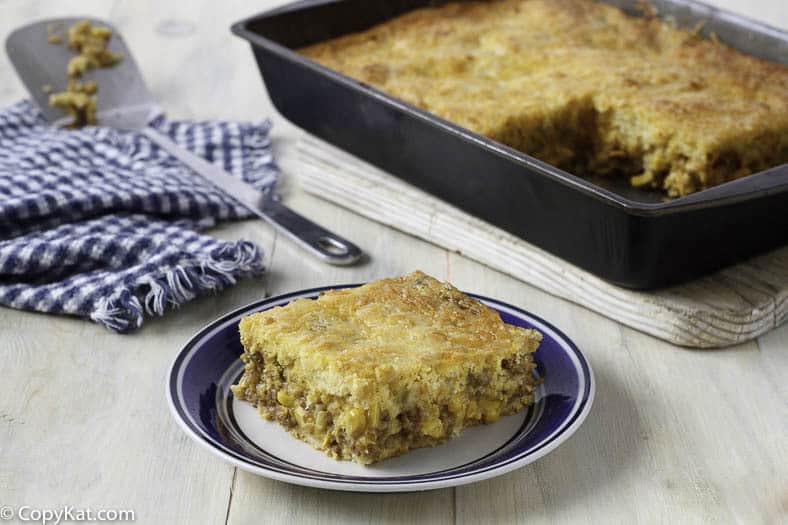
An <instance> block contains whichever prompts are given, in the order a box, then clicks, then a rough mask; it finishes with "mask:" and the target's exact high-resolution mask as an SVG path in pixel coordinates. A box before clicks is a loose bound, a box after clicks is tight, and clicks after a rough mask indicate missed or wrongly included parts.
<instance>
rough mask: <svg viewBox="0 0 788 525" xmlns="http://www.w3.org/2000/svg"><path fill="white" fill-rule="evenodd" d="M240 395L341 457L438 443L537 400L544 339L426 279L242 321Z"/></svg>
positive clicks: (361, 457) (371, 456) (375, 285)
mask: <svg viewBox="0 0 788 525" xmlns="http://www.w3.org/2000/svg"><path fill="white" fill-rule="evenodd" d="M240 332H241V342H242V344H243V347H244V353H243V355H242V356H241V359H243V361H244V363H245V370H244V373H243V376H242V377H241V379H240V381H239V382H238V384H237V385H235V386H233V393H234V394H235V396H236V397H237V398H239V399H244V400H246V401H249V402H250V403H251V404H253V405H256V406H257V409H258V411H259V412H260V414H261V415H262V416H263V417H264V418H266V419H271V420H274V421H278V422H279V423H281V424H282V425H283V426H284V427H285V428H286V429H288V430H289V431H290V432H291V433H292V434H293V435H294V436H296V437H297V438H299V439H302V440H304V441H306V442H307V443H310V444H311V445H312V446H314V447H315V448H317V449H319V450H322V451H324V452H325V453H326V454H328V455H329V456H331V457H334V458H337V459H352V460H354V461H357V462H358V463H362V464H369V463H373V462H375V461H380V460H382V459H385V458H388V457H391V456H397V455H399V454H403V453H405V452H407V451H408V450H410V449H412V448H417V447H425V446H432V445H436V444H438V443H441V442H443V441H445V440H446V439H448V438H450V437H451V436H452V435H454V434H457V433H458V432H459V431H460V430H462V429H463V428H465V427H468V426H471V425H477V424H479V423H491V422H493V421H496V420H497V419H498V417H499V416H501V415H508V414H512V413H514V412H517V411H519V410H520V409H522V408H523V407H525V406H526V405H529V404H531V403H532V402H533V390H534V385H535V379H534V376H533V374H532V370H533V369H534V367H535V365H534V363H533V361H532V359H531V354H532V353H533V352H534V351H535V350H536V348H537V346H538V345H539V341H540V340H541V335H540V334H539V333H538V332H537V331H535V330H526V329H523V328H519V327H516V326H512V325H508V324H506V323H504V322H503V321H502V320H501V318H500V316H499V315H498V313H497V312H496V311H495V310H492V309H491V308H488V307H487V306H485V305H483V304H482V303H480V302H479V301H476V300H475V299H472V298H470V297H468V296H466V295H464V294H463V293H461V292H459V291H458V290H457V289H456V288H454V287H453V286H451V285H450V284H448V283H440V282H438V281H437V280H435V279H433V278H432V277H429V276H427V275H425V274H423V273H421V272H415V273H412V274H410V275H407V276H405V277H400V278H394V279H383V280H380V281H375V282H371V283H369V284H367V285H364V286H361V287H359V288H352V289H344V290H335V291H330V292H326V293H324V294H322V295H321V296H320V297H319V298H318V299H315V300H311V299H298V300H296V301H293V302H292V303H290V304H288V305H287V306H285V307H279V308H273V309H271V310H267V311H264V312H260V313H256V314H253V315H250V316H248V317H245V318H244V319H243V320H241V323H240Z"/></svg>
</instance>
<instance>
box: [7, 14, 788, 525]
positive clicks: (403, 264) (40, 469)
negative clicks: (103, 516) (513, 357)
mask: <svg viewBox="0 0 788 525" xmlns="http://www.w3.org/2000/svg"><path fill="white" fill-rule="evenodd" d="M276 3H279V2H271V1H264V0H258V1H257V2H253V3H249V2H241V0H223V1H221V2H217V1H215V0H198V1H191V2H188V3H187V2H179V3H177V4H176V3H175V2H154V1H153V0H135V1H134V2H132V1H130V0H125V1H124V0H84V1H80V2H68V3H66V2H56V1H54V0H51V1H44V0H36V1H33V0H0V38H2V39H5V37H6V35H7V34H8V33H9V32H10V31H11V30H12V29H13V28H14V27H15V26H17V25H20V24H23V23H26V22H28V21H31V20H34V19H37V18H41V17H44V16H59V15H73V14H79V13H83V14H87V15H91V16H95V17H102V18H106V19H109V20H111V21H112V22H113V23H114V24H115V25H116V26H117V27H119V28H120V30H121V31H122V32H123V34H124V35H125V37H126V39H127V41H128V43H129V44H130V46H131V48H132V49H133V50H134V53H135V55H136V58H137V60H138V62H139V63H140V64H141V67H142V69H143V71H144V73H145V75H146V77H147V80H148V82H149V83H150V85H151V87H152V90H153V92H154V94H155V95H156V96H157V97H158V98H159V99H160V100H161V101H162V103H163V104H164V106H165V107H166V108H168V110H169V112H170V115H172V116H174V117H193V118H212V117H217V118H235V119H259V118H261V117H263V116H266V115H268V116H271V117H272V118H273V120H274V122H275V137H276V147H277V151H278V154H279V158H280V160H281V162H282V164H283V165H284V167H285V169H286V170H288V169H289V170H290V171H291V172H292V170H294V169H295V168H296V164H295V163H294V162H293V143H294V141H295V140H296V139H297V137H298V135H299V133H300V131H298V130H297V129H295V128H294V127H292V126H291V125H290V124H288V123H287V122H286V121H284V119H283V118H282V117H280V116H278V115H277V114H276V112H275V110H274V109H273V108H272V106H271V104H270V102H269V100H268V98H267V97H266V95H265V92H264V90H263V88H262V84H261V81H260V78H259V77H258V72H257V68H256V66H255V64H254V62H253V59H252V55H251V52H250V50H249V49H248V45H247V44H246V42H243V41H241V40H239V39H237V38H234V37H232V36H231V35H230V33H229V30H228V28H229V26H230V24H231V23H232V22H233V21H236V20H238V19H240V18H242V17H244V16H247V15H250V14H253V13H254V12H255V11H258V10H263V9H265V8H267V7H270V6H271V5H273V4H276ZM715 3H716V4H719V5H721V6H725V7H728V8H731V9H733V10H737V11H740V12H745V13H749V14H750V15H751V16H754V17H756V18H760V19H763V20H766V21H768V22H770V23H771V24H773V25H777V26H781V27H788V7H786V4H785V2H784V1H777V0H772V1H770V0H759V1H755V0H749V1H747V0H716V1H715ZM0 75H2V79H3V81H2V82H1V83H0V103H2V104H4V105H5V104H9V103H11V102H14V101H16V100H18V99H20V98H21V97H23V96H24V91H23V88H22V86H21V84H20V83H19V82H18V81H17V80H16V78H15V76H14V74H13V72H12V70H11V67H10V64H9V63H8V62H7V60H6V59H5V57H4V56H3V57H0ZM290 186H291V190H290V192H289V195H288V196H287V199H286V200H287V203H288V204H290V205H292V206H293V207H294V208H295V209H297V210H300V211H302V212H303V213H305V214H308V215H309V216H311V217H313V218H315V219H316V220H318V221H320V222H321V223H323V224H325V225H326V226H328V227H329V228H331V229H334V230H335V231H337V232H341V233H342V234H344V235H346V236H347V237H349V238H351V239H354V240H356V241H357V242H358V243H359V244H360V245H361V246H362V247H363V248H364V249H365V250H366V251H367V252H368V253H369V254H371V260H370V261H368V262H367V263H366V264H364V265H362V266H358V267H354V268H334V267H329V266H325V265H322V264H320V263H317V262H314V261H313V260H311V259H309V258H308V257H306V256H304V255H303V254H302V253H301V252H300V251H299V250H298V249H296V248H294V247H293V246H292V245H291V244H290V243H289V242H288V241H286V240H284V239H278V238H277V236H276V235H275V234H274V233H273V232H272V231H271V230H270V228H268V227H267V226H266V225H265V224H263V223H262V222H259V221H248V222H244V223H237V224H230V225H225V226H223V227H221V228H220V229H218V230H217V231H216V234H217V235H219V236H222V237H225V238H231V239H235V238H239V237H246V238H248V239H251V240H253V241H256V242H258V243H259V244H260V245H261V246H263V247H264V248H265V250H266V253H267V261H268V265H269V268H270V270H269V272H268V275H267V277H266V278H265V279H263V280H257V281H253V280H252V281H250V280H247V281H243V282H241V283H240V284H239V285H238V286H236V287H235V288H233V289H231V290H229V291H227V292H225V293H222V294H221V295H218V296H216V297H209V298H205V299H201V300H198V301H195V302H193V303H191V304H189V305H187V306H185V307H183V308H182V309H181V310H179V311H177V312H171V313H169V314H168V315H167V316H166V317H165V318H163V319H155V320H150V321H148V323H147V324H146V326H145V327H144V328H143V329H142V330H141V331H139V332H138V333H136V334H134V335H128V336H119V335H114V334H111V333H109V332H107V331H106V330H104V329H103V328H100V327H99V326H96V325H94V324H91V323H88V322H85V321H80V320H75V319H67V318H61V317H52V316H46V315H40V314H33V313H24V312H18V311H14V310H9V309H0V364H1V365H0V366H1V367H2V368H0V371H1V372H2V374H1V375H2V377H0V506H2V505H9V506H11V507H15V508H18V507H19V506H22V505H29V506H32V507H38V508H57V507H61V506H63V505H73V506H75V507H78V508H79V507H82V508H85V507H91V508H94V509H98V508H125V509H133V510H134V511H135V513H136V519H137V522H139V523H154V524H156V523H209V524H217V523H219V524H221V523H231V524H238V523H280V522H287V523H301V522H321V523H329V522H341V523H356V522H358V523H368V522H402V523H410V522H415V521H425V522H439V523H452V522H464V523H467V522H471V523H478V522H488V523H505V522H520V521H529V522H532V523H586V522H594V523H633V522H643V523H654V522H668V521H669V522H675V523H684V522H688V523H698V522H703V523H706V522H709V523H731V522H742V523H778V522H782V523H785V522H787V521H788V381H786V378H788V348H787V347H788V326H784V327H783V328H782V329H780V330H778V331H776V332H773V333H771V334H769V335H766V336H764V337H762V338H761V339H759V340H758V342H757V343H750V344H744V345H741V346H738V347H735V348H729V349H726V350H720V351H690V350H686V349H681V348H678V347H674V346H671V345H669V344H667V343H663V342H660V341H658V340H656V339H654V338H651V337H649V336H646V335H643V334H641V333H638V332H635V331H633V330H631V329H628V328H625V327H623V326H621V325H619V324H617V323H616V322H614V321H611V320H609V319H606V318H604V317H601V316H599V315H596V314H594V313H592V312H590V311H588V310H585V309H583V308H580V307H578V306H575V305H573V304H570V303H568V302H566V301H563V300H560V299H557V298H554V297H551V296H549V295H546V294H545V293H543V292H540V291H538V290H536V289H534V288H532V287H530V286H528V285H527V284H523V283H521V282H517V281H515V280H513V279H511V278H508V277H506V276H504V275H502V274H499V273H496V272H494V271H492V270H490V269H488V268H486V267H484V266H482V265H479V264H477V263H474V262H471V261H469V260H467V259H465V258H463V257H462V256H460V255H456V254H453V253H448V252H446V251H444V250H442V249H439V248H436V247H434V246H432V245H429V244H426V243H424V242H422V241H419V240H417V239H415V238H412V237H409V236H407V235H405V234H402V233H399V232H397V231H394V230H392V229H389V228H387V227H384V226H381V225H378V224H376V223H374V222H370V221H368V220H366V219H362V218H360V217H358V216H355V215H354V214H352V213H350V212H349V211H347V210H344V209H340V208H337V207H335V206H332V205H330V204H328V203H326V202H323V201H321V200H319V199H316V198H314V197H310V196H307V195H305V194H303V193H302V192H299V191H298V189H297V188H296V187H294V185H292V184H291V185H290ZM417 268H420V269H422V270H424V271H426V272H428V273H431V274H432V275H435V276H436V277H439V278H441V279H449V280H451V281H452V282H453V283H454V284H456V285H457V286H459V287H460V288H462V289H466V290H471V291H475V292H478V293H482V294H485V295H490V296H493V297H499V298H501V299H503V300H505V301H508V302H511V303H514V304H516V305H519V306H521V307H523V308H526V309H528V310H530V311H532V312H534V313H535V314H537V315H539V316H542V317H544V318H546V319H548V320H550V321H551V322H552V323H554V324H556V325H557V326H558V327H559V328H561V329H562V330H564V331H565V332H566V333H567V334H568V335H569V336H570V337H571V338H573V339H574V340H575V341H576V342H577V344H578V345H579V346H580V348H582V349H583V351H584V352H585V353H586V354H587V355H588V357H589V358H590V360H591V362H592V364H593V366H594V369H595V371H596V378H597V381H598V392H597V398H596V403H595V406H594V408H593V410H592V412H591V415H590V416H589V418H588V420H587V422H586V423H585V425H584V426H583V427H582V428H581V429H580V430H579V431H578V432H577V434H576V435H575V436H574V437H573V438H572V439H571V440H570V441H569V442H567V443H566V444H564V445H563V446H561V447H560V448H559V449H558V450H556V451H555V452H554V453H552V454H550V455H549V456H547V457H545V458H543V459H541V460H539V461H538V462H537V463H535V464H532V465H530V466H528V467H526V468H523V469H521V470H518V471H516V472H513V473H510V474H508V475H505V476H503V477H500V478H497V479H494V480H491V481H485V482H481V483H477V484H474V485H469V486H464V487H459V488H456V489H445V490H439V491H433V492H427V493H412V494H399V495H367V494H349V493H339V492H329V491H322V490H316V489H308V488H302V487H297V486H291V485H287V484H284V483H280V482H276V481H270V480H268V479H263V478H259V477H256V476H253V475H249V474H246V473H244V472H242V471H240V470H238V469H235V468H233V467H231V466H229V465H227V464H225V463H223V462H222V461H220V460H218V459H216V458H214V457H213V456H211V455H209V454H208V453H207V452H206V451H204V450H203V449H202V448H199V447H198V446H197V445H196V444H194V443H193V442H191V441H190V440H189V439H188V438H187V437H186V436H185V435H184V433H183V432H182V431H181V430H180V429H179V428H178V427H177V425H176V424H175V422H174V421H173V419H172V418H171V416H170V414H169V411H168V409H167V406H166V402H165V396H164V383H165V373H166V370H167V366H168V365H169V363H170V361H171V359H172V358H173V356H174V355H175V353H176V352H177V351H178V349H179V348H180V346H181V345H182V344H183V343H184V342H185V341H186V340H187V339H188V338H189V336H190V335H191V334H192V333H194V332H195V331H196V330H197V329H198V328H200V327H201V326H202V325H204V324H205V323H207V322H209V321H211V320H212V319H214V318H215V317H217V316H219V315H220V314H222V313H223V312H225V311H227V310H230V309H232V308H235V307H237V306H240V305H243V304H245V303H248V302H251V301H253V300H255V299H259V298H260V297H262V296H264V295H271V294H278V293H282V292H287V291H291V290H296V289H300V288H306V287H312V286H318V285H325V284H332V283H346V282H356V281H364V280H368V279H373V278H378V277H384V276H392V275H398V274H403V273H406V272H409V271H411V270H414V269H417Z"/></svg>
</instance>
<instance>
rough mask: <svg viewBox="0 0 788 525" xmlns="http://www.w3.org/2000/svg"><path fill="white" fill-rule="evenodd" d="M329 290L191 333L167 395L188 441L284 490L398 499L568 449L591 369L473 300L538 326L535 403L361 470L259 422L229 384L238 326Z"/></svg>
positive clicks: (556, 338)
mask: <svg viewBox="0 0 788 525" xmlns="http://www.w3.org/2000/svg"><path fill="white" fill-rule="evenodd" d="M346 287H347V286H332V287H324V288H314V289H311V290H304V291H300V292H294V293H290V294H286V295H280V296H278V297H273V298H270V299H265V300H262V301H258V302H255V303H252V304H250V305H248V306H244V307H243V308H240V309H238V310H235V311H234V312H230V313H229V314H227V315H225V316H224V317H222V318H220V319H218V320H216V321H214V322H213V323H211V324H210V325H208V326H207V327H205V328H204V329H203V330H202V331H200V332H199V333H198V334H197V335H195V336H194V337H193V338H192V339H191V340H190V341H189V342H188V343H187V344H186V346H184V348H183V350H181V351H180V353H179V354H178V356H177V357H176V358H175V360H174V361H173V363H172V366H171V368H170V373H169V376H168V381H167V397H168V400H169V404H170V409H171V411H172V413H173V415H174V416H175V419H176V421H178V423H179V424H180V426H181V427H182V428H183V429H184V430H185V431H186V433H187V434H188V435H189V436H190V437H192V439H194V440H195V441H197V442H198V443H199V444H200V445H202V446H204V447H205V448H207V449H208V450H209V451H211V452H212V453H214V454H216V455H217V456H219V457H221V458H222V459H224V460H226V461H228V462H230V463H232V464H233V465H235V466H237V467H239V468H242V469H244V470H247V471H249V472H252V473H254V474H259V475H261V476H266V477H269V478H273V479H278V480H281V481H286V482H288V483H296V484H298V485H306V486H310V487H319V488H326V489H335V490H352V491H363V492H398V491H413V490H428V489H437V488H443V487H451V486H455V485H462V484H465V483H471V482H474V481H480V480H483V479H487V478H491V477H494V476H499V475H501V474H504V473H506V472H509V471H511V470H513V469H516V468H519V467H522V466H523V465H527V464H528V463H531V462H533V461H536V460H537V459H539V458H540V457H542V456H544V455H545V454H547V453H549V452H550V451H552V450H553V449H555V448H556V447H558V445H560V444H561V443H563V442H564V441H566V439H567V438H569V436H571V435H572V434H573V433H574V432H575V431H576V430H577V429H578V427H579V426H580V425H581V424H582V423H583V420H584V419H585V417H586V415H588V412H589V410H590V409H591V403H592V402H593V398H594V377H593V374H592V372H591V367H590V366H589V364H588V361H587V360H586V358H585V357H584V356H583V354H582V353H580V350H578V349H577V347H576V346H575V345H574V343H572V341H570V340H569V339H568V338H567V337H566V336H565V335H564V334H562V333H561V332H559V331H558V330H557V329H556V328H555V327H553V326H552V325H550V324H549V323H547V322H545V321H543V320H542V319H539V318H538V317H536V316H534V315H531V314H529V313H527V312H525V311H523V310H521V309H519V308H516V307H514V306H510V305H508V304H505V303H502V302H500V301H497V300H495V299H489V298H486V297H480V296H478V295H473V294H469V295H472V296H473V297H475V298H477V299H479V300H480V301H482V302H483V303H485V304H486V305H488V306H490V307H491V308H495V309H496V310H497V311H498V312H499V313H500V314H501V318H502V319H503V320H504V321H505V322H507V323H510V324H514V325H518V326H523V327H526V328H535V329H537V330H539V331H540V332H541V333H542V335H543V336H544V337H543V339H542V344H541V345H540V347H539V350H537V352H536V353H535V354H534V359H535V361H536V363H537V373H538V374H539V376H540V377H542V378H543V379H544V382H543V383H542V385H541V386H540V387H539V389H538V391H537V393H536V403H534V405H533V406H531V407H530V408H529V409H527V410H524V411H523V412H521V413H519V414H516V415H513V416H508V417H503V418H501V419H500V420H499V421H498V422H496V423H494V424H492V425H480V426H477V427H473V428H469V429H467V430H465V431H463V432H462V433H461V434H460V435H459V436H458V437H456V438H455V439H452V440H450V441H449V442H448V443H445V444H443V445H440V446H437V447H433V448H422V449H417V450H413V451H411V452H408V453H407V454H405V455H403V456H399V457H396V458H391V459H387V460H385V461H381V462H380V463H377V464H374V465H370V466H362V465H357V464H355V463H352V462H349V461H336V460H333V459H331V458H329V457H327V456H325V455H324V454H323V453H322V452H318V451H317V450H315V449H313V448H312V447H310V446H309V445H307V444H306V443H302V442H301V441H299V440H297V439H295V438H294V437H292V436H291V435H290V434H288V433H287V432H286V431H285V430H283V429H282V428H281V427H280V426H279V425H277V424H276V423H273V422H269V421H265V420H263V419H262V418H261V417H260V416H259V415H258V414H257V411H256V410H255V409H254V408H253V407H252V406H250V405H249V404H248V403H246V402H242V401H238V400H237V399H235V398H234V397H233V395H232V392H231V391H230V385H232V384H233V383H235V382H236V381H237V380H238V378H239V377H240V375H241V372H242V370H243V364H242V363H241V361H240V359H239V356H240V355H241V352H242V348H241V344H240V342H239V340H238V322H239V321H240V319H241V318H242V317H243V316H245V315H249V314H250V313H253V312H259V311H261V310H267V309H268V308H273V307H274V306H284V305H285V304H287V303H289V302H290V301H293V300H295V299H299V298H301V297H308V298H315V297H317V296H318V294H320V292H323V291H326V290H329V289H336V288H346Z"/></svg>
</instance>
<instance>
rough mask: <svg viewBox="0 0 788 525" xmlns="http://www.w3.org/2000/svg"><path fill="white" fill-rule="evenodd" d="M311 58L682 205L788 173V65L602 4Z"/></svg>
mask: <svg viewBox="0 0 788 525" xmlns="http://www.w3.org/2000/svg"><path fill="white" fill-rule="evenodd" d="M301 52H302V53H304V54H305V55H307V56H309V57H311V58H313V59H314V60H316V61H318V62H320V63H322V64H324V65H326V66H328V67H330V68H332V69H336V70H338V71H340V72H342V73H344V74H347V75H349V76H351V77H353V78H356V79H358V80H361V81H363V82H366V83H368V84H370V85H372V86H374V87H377V88H379V89H381V90H383V91H386V92H388V93H390V94H392V95H394V96H397V97H399V98H401V99H403V100H405V101H407V102H410V103H412V104H414V105H416V106H419V107H421V108H423V109H426V110H428V111H431V112H433V113H435V114H437V115H439V116H442V117H444V118H446V119H448V120H451V121H454V122H456V123H458V124H460V125H462V126H465V127H467V128H469V129H472V130H474V131H476V132H478V133H481V134H483V135H487V136H489V137H491V138H493V139H496V140H498V141H500V142H503V143H505V144H507V145H509V146H512V147H514V148H517V149H520V150H522V151H525V152H527V153H529V154H532V155H534V156H536V157H537V158H540V159H542V160H544V161H546V162H550V163H552V164H554V165H557V166H559V167H561V168H564V169H568V170H571V171H574V172H576V173H578V174H581V175H590V174H597V175H598V174H608V173H611V174H613V173H616V174H622V173H623V174H624V175H627V176H630V177H631V182H632V184H633V185H636V186H646V187H660V188H663V189H664V190H666V192H667V193H668V194H669V195H671V196H680V195H686V194H689V193H692V192H694V191H697V190H700V189H704V188H707V187H710V186H713V185H716V184H719V183H721V182H725V181H727V180H732V179H735V178H738V177H742V176H745V175H748V174H750V173H753V172H756V171H760V170H763V169H766V168H768V167H771V166H774V165H778V164H781V163H784V162H786V161H788V67H786V66H783V65H780V64H774V63H768V62H765V61H762V60H759V59H756V58H754V57H751V56H747V55H744V54H742V53H740V52H738V51H735V50H733V49H731V48H729V47H727V46H725V45H723V44H721V43H719V42H717V41H715V40H704V39H701V38H698V37H697V36H695V34H694V33H693V32H690V31H685V30H681V29H677V28H675V27H674V26H672V25H671V24H669V23H667V22H664V21H662V20H659V19H656V18H654V17H644V18H635V17H630V16H627V15H625V14H624V13H623V12H622V11H620V10H618V9H616V8H614V7H611V6H609V5H604V4H599V3H595V2H592V1H590V0H497V1H492V2H462V3H451V4H447V5H444V6H442V7H437V8H434V7H431V8H423V9H418V10H415V11H412V12H409V13H407V14H405V15H403V16H401V17H398V18H395V19H393V20H390V21H388V22H386V23H384V24H381V25H378V26H376V27H373V28H371V29H369V30H367V31H364V32H361V33H356V34H351V35H346V36H342V37H339V38H337V39H334V40H331V41H328V42H323V43H320V44H316V45H314V46H310V47H308V48H305V49H302V50H301Z"/></svg>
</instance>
